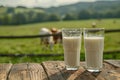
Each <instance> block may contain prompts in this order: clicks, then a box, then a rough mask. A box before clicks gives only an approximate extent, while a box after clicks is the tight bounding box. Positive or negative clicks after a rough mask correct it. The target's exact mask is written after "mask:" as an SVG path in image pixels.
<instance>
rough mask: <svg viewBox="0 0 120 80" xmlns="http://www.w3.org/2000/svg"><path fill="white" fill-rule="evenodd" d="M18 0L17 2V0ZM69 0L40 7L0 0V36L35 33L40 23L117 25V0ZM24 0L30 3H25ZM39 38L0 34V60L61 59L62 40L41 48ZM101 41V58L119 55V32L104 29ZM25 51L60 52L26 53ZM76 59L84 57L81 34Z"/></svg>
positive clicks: (119, 24) (119, 19) (109, 27)
mask: <svg viewBox="0 0 120 80" xmlns="http://www.w3.org/2000/svg"><path fill="white" fill-rule="evenodd" d="M21 1H22V0H19V1H18V2H19V3H20V2H21ZM25 1H28V0H25ZM31 1H32V0H29V2H31ZM45 1H47V0H45ZM51 1H53V0H51ZM59 1H60V0H59ZM59 1H58V3H59ZM66 1H67V0H66ZM72 1H73V0H71V1H68V3H69V2H71V4H67V5H65V4H64V5H63V2H62V0H61V2H62V3H60V4H61V5H58V6H53V5H52V4H50V3H47V5H51V6H49V7H45V6H46V5H43V7H41V6H40V5H38V4H39V3H35V4H36V6H35V5H32V3H33V2H31V4H29V2H28V3H27V2H26V3H25V4H24V5H22V6H21V5H17V1H15V0H11V3H13V4H12V6H10V5H11V3H9V1H8V0H3V1H1V2H0V36H25V35H26V36H27V35H28V36H29V35H30V36H31V35H33V36H34V35H39V33H40V29H41V28H43V27H44V28H48V29H51V28H57V29H62V28H91V27H93V26H92V24H93V23H95V24H96V25H95V27H96V28H105V30H114V29H120V5H119V4H120V1H119V0H111V1H108V0H105V1H103V0H95V1H92V0H89V1H90V2H81V0H80V1H79V0H78V2H76V3H73V2H72ZM91 1H92V2H91ZM38 2H39V1H38ZM43 2H44V1H43ZM5 3H6V4H8V5H6V4H5ZM22 3H23V2H22ZM41 3H42V2H41ZM66 3H67V2H66ZM28 4H29V5H31V6H28ZM15 5H16V6H15ZM40 42H41V40H40V38H39V37H38V38H16V39H12V38H11V39H3V38H0V62H1V63H22V62H42V61H48V60H64V56H63V53H64V52H63V45H62V44H59V43H58V44H55V45H54V48H53V50H50V49H49V48H46V49H44V47H45V46H44V45H41V44H40ZM104 43H105V45H104V52H105V53H104V59H120V32H111V33H105V41H104ZM111 51H112V52H111ZM116 51H118V52H116ZM106 52H109V53H106ZM4 54H15V55H16V56H3V55H4ZM19 54H24V55H25V56H22V57H21V56H17V55H19ZM26 54H56V55H57V54H61V55H59V56H31V57H30V56H27V55H26ZM80 60H82V61H83V60H85V55H84V41H83V38H82V46H81V53H80Z"/></svg>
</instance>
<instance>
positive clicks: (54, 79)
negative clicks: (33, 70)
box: [42, 61, 65, 80]
mask: <svg viewBox="0 0 120 80" xmlns="http://www.w3.org/2000/svg"><path fill="white" fill-rule="evenodd" d="M58 63H59V61H47V62H43V63H42V65H43V67H44V69H45V71H46V73H47V76H48V79H49V80H65V79H64V78H63V76H62V74H61V72H60V71H59V70H58V69H57V67H58V65H57V64H58Z"/></svg>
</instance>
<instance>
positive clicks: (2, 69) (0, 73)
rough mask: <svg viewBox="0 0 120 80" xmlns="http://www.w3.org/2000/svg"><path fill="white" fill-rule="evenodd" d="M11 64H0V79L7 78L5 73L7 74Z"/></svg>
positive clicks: (4, 79) (5, 79)
mask: <svg viewBox="0 0 120 80" xmlns="http://www.w3.org/2000/svg"><path fill="white" fill-rule="evenodd" d="M11 66H12V64H9V63H8V64H7V63H4V64H0V80H7V75H8V74H9V71H10V68H11Z"/></svg>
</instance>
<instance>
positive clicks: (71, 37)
mask: <svg viewBox="0 0 120 80" xmlns="http://www.w3.org/2000/svg"><path fill="white" fill-rule="evenodd" d="M81 34H82V30H81V29H80V28H63V29H62V37H63V49H64V61H65V64H66V69H67V70H77V69H79V66H80V49H81Z"/></svg>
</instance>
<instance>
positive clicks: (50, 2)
mask: <svg viewBox="0 0 120 80" xmlns="http://www.w3.org/2000/svg"><path fill="white" fill-rule="evenodd" d="M83 1H84V2H93V1H96V0H0V5H3V6H13V7H14V6H15V7H16V6H26V7H44V8H47V7H53V6H61V5H66V4H73V3H77V2H83Z"/></svg>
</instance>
